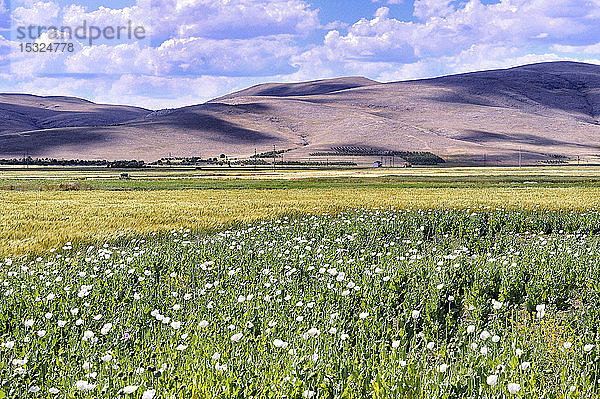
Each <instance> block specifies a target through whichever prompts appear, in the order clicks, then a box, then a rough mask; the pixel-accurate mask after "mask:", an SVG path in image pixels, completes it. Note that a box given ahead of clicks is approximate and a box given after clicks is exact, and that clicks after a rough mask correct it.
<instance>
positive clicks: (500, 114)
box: [0, 62, 600, 164]
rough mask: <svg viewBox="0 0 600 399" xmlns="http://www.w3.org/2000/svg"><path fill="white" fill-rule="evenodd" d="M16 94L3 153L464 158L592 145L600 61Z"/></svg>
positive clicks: (5, 116)
mask: <svg viewBox="0 0 600 399" xmlns="http://www.w3.org/2000/svg"><path fill="white" fill-rule="evenodd" d="M15 95H16V94H15ZM15 95H11V94H0V157H10V156H13V157H19V156H22V155H23V154H24V153H27V154H30V155H33V156H40V157H41V156H49V157H55V158H89V159H131V158H136V159H144V160H146V161H153V160H156V159H159V158H162V157H165V156H167V155H168V153H171V154H173V155H174V156H203V157H209V156H210V157H215V156H218V154H221V153H224V154H227V155H229V156H234V157H235V156H239V157H246V156H249V155H251V154H253V153H254V150H255V149H257V150H258V152H264V151H268V150H269V149H272V147H273V145H275V146H276V148H279V149H286V150H289V151H288V152H286V154H285V156H286V159H289V160H294V159H298V160H309V159H311V160H313V161H317V160H319V159H318V158H315V157H313V156H311V154H314V153H327V152H331V148H332V147H344V146H358V147H365V148H381V149H383V150H389V151H430V152H433V153H435V154H437V155H440V156H442V157H443V158H445V159H447V160H450V161H455V162H456V163H464V164H473V163H475V164H481V163H482V162H483V163H498V164H516V163H517V162H518V159H519V158H521V159H522V161H524V162H526V163H531V164H539V163H541V162H550V161H555V160H556V159H569V158H571V159H575V158H576V157H580V158H582V157H583V158H585V159H590V160H592V159H596V158H597V157H596V155H598V154H600V121H599V120H598V119H599V118H600V66H597V65H591V64H584V63H574V62H553V63H537V64H529V65H523V66H519V67H514V68H507V69H497V70H489V71H478V72H469V73H464V74H455V75H448V76H442V77H436V78H430V79H420V80H410V81H400V82H391V83H380V82H376V81H373V80H370V79H367V78H362V77H345V78H335V79H325V80H316V81H310V82H299V83H267V84H262V85H256V86H253V87H250V88H247V89H244V90H241V91H238V92H234V93H231V94H228V95H226V96H222V97H219V98H216V99H214V100H211V101H208V102H206V103H204V104H197V105H191V106H187V107H181V108H175V109H170V110H158V111H151V110H146V109H143V108H139V107H128V106H113V105H103V104H94V103H91V102H87V100H81V99H71V100H70V99H69V98H65V97H60V96H53V97H36V96H34V97H32V98H30V100H31V101H25V100H24V99H23V98H21V99H20V100H19V101H15V99H19V98H18V97H12V100H13V101H12V102H11V101H10V100H11V96H15ZM17 96H18V95H17ZM77 100H80V101H77ZM15 102H16V103H17V104H15ZM36 102H37V105H36ZM54 105H58V107H54ZM19 107H22V108H19ZM55 108H58V110H57V109H55ZM360 160H361V161H364V162H365V163H369V162H371V161H372V159H370V158H364V159H362V158H361V159H360Z"/></svg>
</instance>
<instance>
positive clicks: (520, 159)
mask: <svg viewBox="0 0 600 399" xmlns="http://www.w3.org/2000/svg"><path fill="white" fill-rule="evenodd" d="M521 164H522V156H521V147H519V168H520V167H521Z"/></svg>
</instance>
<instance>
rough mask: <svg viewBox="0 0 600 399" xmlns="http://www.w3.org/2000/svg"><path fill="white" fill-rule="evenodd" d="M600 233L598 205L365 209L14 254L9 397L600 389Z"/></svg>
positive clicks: (4, 320) (6, 367)
mask: <svg viewBox="0 0 600 399" xmlns="http://www.w3.org/2000/svg"><path fill="white" fill-rule="evenodd" d="M599 226H600V213H598V212H597V211H593V212H592V211H579V212H576V211H518V210H513V211H508V210H502V209H496V210H492V209H489V208H488V209H486V208H474V207H472V208H471V209H469V210H450V209H448V210H431V211H428V210H422V211H416V210H413V211H393V210H383V209H382V210H359V211H353V212H345V213H341V214H337V215H331V214H315V215H310V216H303V217H298V218H283V217H281V218H279V219H276V220H271V221H258V222H256V223H253V224H251V225H248V226H243V227H239V228H235V229H229V230H227V231H221V232H217V233H211V234H200V235H192V232H191V231H185V230H184V229H174V230H172V231H170V232H168V233H163V234H156V235H152V234H150V235H147V236H145V237H143V238H141V237H140V238H135V239H132V238H128V239H121V240H119V239H117V238H114V239H107V242H106V244H105V245H102V244H103V243H102V242H99V243H98V244H97V245H94V246H90V247H87V246H86V247H72V246H71V245H68V244H66V245H64V246H63V247H62V248H59V249H58V250H57V251H55V252H53V253H47V254H45V255H44V256H40V257H39V258H37V259H30V258H23V259H15V260H12V261H10V260H4V262H3V263H4V264H3V265H2V267H1V268H0V281H2V283H3V284H2V285H1V286H0V295H1V296H2V298H3V300H2V301H1V302H0V343H2V347H0V365H1V367H0V388H1V389H2V392H4V394H5V395H6V396H7V397H11V398H12V397H15V398H16V397H18V398H25V397H27V398H29V397H60V398H70V397H78V398H85V397H90V398H91V397H121V396H124V397H131V398H141V397H142V395H143V394H144V393H146V397H150V396H151V395H150V392H152V391H153V390H156V396H155V397H157V398H158V397H160V398H208V397H223V398H232V397H233V398H250V397H252V398H279V397H289V398H303V397H314V398H337V397H344V398H364V397H373V398H433V397H438V398H459V397H460V398H462V397H487V398H505V397H510V396H512V394H511V393H510V392H509V384H518V386H519V390H518V392H516V393H515V394H514V397H526V398H540V397H545V398H570V397H572V398H588V397H589V398H592V397H597V396H598V391H599V387H598V378H599V377H600V375H599V374H598V373H599V367H598V362H597V359H598V358H597V356H598V347H597V345H598V344H599V343H600V336H599V335H598V326H599V325H600V324H599V320H600V319H599V317H600V313H599V309H600V284H599V281H600V264H599V263H598V257H599V256H600V240H599V238H598V234H599V233H600V227H599ZM83 286H89V287H90V288H89V289H82V287H83ZM49 295H50V296H49ZM52 295H54V296H55V297H52ZM540 305H544V306H545V314H544V315H543V317H540V316H542V315H541V314H537V315H536V307H537V310H541V308H540V307H539V306H540ZM75 309H77V312H75ZM28 320H33V325H31V326H29V324H26V321H28ZM59 320H60V321H61V322H60V323H61V324H60V325H59ZM78 320H80V321H78ZM62 321H64V322H65V323H64V325H63V322H62ZM108 323H110V325H111V326H110V328H107V327H108ZM179 323H180V324H179ZM470 326H473V327H470ZM103 328H104V332H105V333H106V334H103V333H102V330H103ZM471 328H472V329H473V331H472V332H470V331H471ZM86 331H90V332H91V333H93V337H92V338H90V339H86V340H84V339H83V338H84V337H86V336H91V333H87V335H86ZM484 331H485V332H487V333H489V337H488V336H487V334H485V333H484ZM496 337H497V338H496ZM586 345H591V348H590V346H587V347H586ZM483 348H486V349H483ZM584 348H585V349H584ZM588 349H589V350H588ZM25 360H26V362H25ZM84 365H85V366H86V367H84ZM493 376H496V377H493ZM496 378H497V384H495V385H494V384H492V385H490V383H491V382H493V380H494V379H496ZM82 381H85V383H84V382H82ZM488 381H489V382H490V383H488ZM125 387H130V389H131V390H133V389H134V388H135V391H134V392H133V393H132V394H123V393H122V391H123V389H124V388H125ZM515 387H516V385H510V388H515ZM50 388H55V389H56V390H57V391H58V393H57V394H50V393H49V389H50ZM79 388H89V390H80V389H79ZM38 389H39V391H38V392H33V391H37V390H38ZM28 392H29V393H28ZM1 395H2V394H1V393H0V396H1Z"/></svg>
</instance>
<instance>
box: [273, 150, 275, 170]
mask: <svg viewBox="0 0 600 399" xmlns="http://www.w3.org/2000/svg"><path fill="white" fill-rule="evenodd" d="M273 172H275V144H273Z"/></svg>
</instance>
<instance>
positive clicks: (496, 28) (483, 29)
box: [294, 0, 600, 81]
mask: <svg viewBox="0 0 600 399" xmlns="http://www.w3.org/2000/svg"><path fill="white" fill-rule="evenodd" d="M414 14H415V17H416V20H415V21H411V22H405V21H400V20H397V19H394V18H390V16H389V9H388V8H387V7H382V8H380V9H379V10H377V12H376V13H375V14H374V16H373V17H372V18H371V19H361V20H360V21H358V22H356V23H355V24H353V25H352V26H350V27H349V28H348V30H347V32H345V33H341V32H340V31H338V30H331V31H329V32H328V33H327V34H326V35H325V37H324V39H323V42H322V44H321V45H319V46H315V47H313V48H311V49H308V50H307V51H305V52H303V53H302V54H301V55H299V56H296V57H294V62H295V63H296V65H297V66H298V68H300V70H299V72H298V73H297V74H296V76H308V75H311V74H315V73H316V72H317V70H321V71H325V74H328V75H336V74H348V73H356V72H360V71H363V72H365V73H367V76H369V77H373V78H379V79H382V80H385V81H388V80H397V79H401V78H419V77H427V76H436V75H442V74H445V73H451V72H462V71H465V70H479V69H484V68H496V67H504V66H514V65H516V64H519V63H526V62H538V61H540V62H541V61H552V60H561V59H570V58H572V55H566V54H563V53H566V52H570V53H575V52H579V53H581V54H597V51H598V50H599V47H600V45H599V44H597V37H599V35H600V3H599V2H595V1H594V2H592V1H588V2H585V3H582V2H581V1H580V0H556V1H554V0H553V1H548V0H502V1H501V2H499V3H494V4H483V3H481V1H479V0H469V1H467V2H466V3H465V2H463V3H457V2H455V1H450V0H415V2H414ZM321 77H322V76H321Z"/></svg>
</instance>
